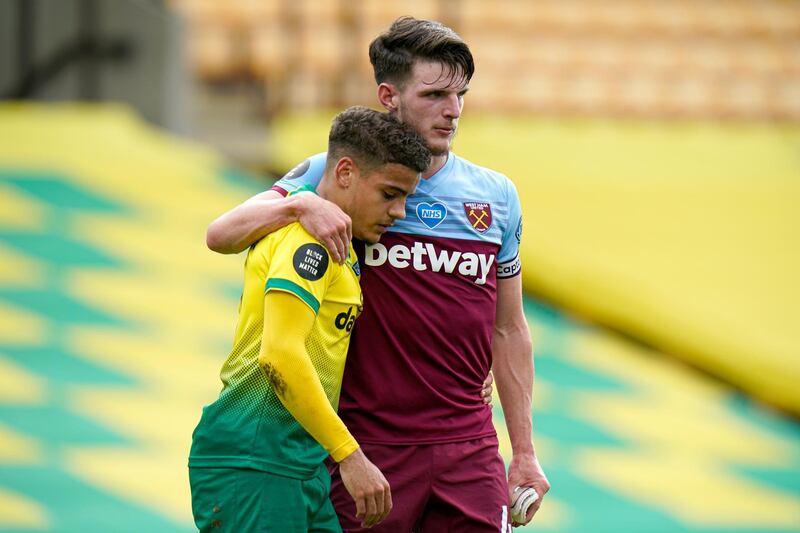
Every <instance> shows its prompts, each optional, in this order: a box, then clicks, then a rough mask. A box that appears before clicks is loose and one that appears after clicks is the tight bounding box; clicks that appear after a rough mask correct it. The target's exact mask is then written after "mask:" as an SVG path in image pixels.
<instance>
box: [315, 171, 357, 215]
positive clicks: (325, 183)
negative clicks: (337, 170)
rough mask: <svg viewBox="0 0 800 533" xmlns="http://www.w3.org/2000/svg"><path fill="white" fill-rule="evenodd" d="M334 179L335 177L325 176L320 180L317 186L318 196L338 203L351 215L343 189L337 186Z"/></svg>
mask: <svg viewBox="0 0 800 533" xmlns="http://www.w3.org/2000/svg"><path fill="white" fill-rule="evenodd" d="M332 181H333V178H328V176H323V178H322V181H320V182H319V185H317V188H316V192H317V196H319V197H320V198H324V199H325V200H328V201H329V202H332V203H334V204H336V205H338V206H339V208H340V209H341V210H342V211H344V212H345V213H347V215H348V216H349V215H350V214H349V213H348V212H347V211H348V209H347V207H348V206H347V201H346V199H345V198H344V196H343V195H342V191H341V189H339V188H337V187H336V186H335V185H334V184H333V183H332Z"/></svg>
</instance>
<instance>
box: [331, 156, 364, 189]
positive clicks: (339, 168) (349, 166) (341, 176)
mask: <svg viewBox="0 0 800 533" xmlns="http://www.w3.org/2000/svg"><path fill="white" fill-rule="evenodd" d="M333 172H334V177H335V178H336V184H337V185H339V187H341V188H342V189H347V188H349V187H350V184H352V183H353V180H354V179H355V178H357V177H358V167H357V166H356V163H355V161H353V159H352V158H351V157H349V156H344V157H341V158H339V161H337V162H336V167H335V168H334V169H333Z"/></svg>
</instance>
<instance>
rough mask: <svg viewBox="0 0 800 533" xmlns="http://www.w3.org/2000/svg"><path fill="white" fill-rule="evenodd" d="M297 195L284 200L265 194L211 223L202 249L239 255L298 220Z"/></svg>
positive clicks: (274, 195)
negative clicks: (263, 238) (207, 248)
mask: <svg viewBox="0 0 800 533" xmlns="http://www.w3.org/2000/svg"><path fill="white" fill-rule="evenodd" d="M301 203H302V198H301V195H296V196H289V197H286V198H284V197H283V196H281V195H280V194H279V193H277V192H275V191H265V192H263V193H261V194H258V195H256V196H254V197H252V198H250V199H249V200H247V201H246V202H244V203H243V204H240V205H238V206H236V207H234V208H233V209H231V210H230V211H228V212H227V213H224V214H223V215H221V216H220V217H219V218H217V219H216V220H214V221H213V222H212V223H211V224H210V225H209V226H208V230H207V231H206V245H207V246H208V247H209V248H210V249H211V250H213V251H215V252H218V253H221V254H231V253H239V252H241V251H242V250H245V249H246V248H247V247H248V246H250V245H251V244H253V243H254V242H256V241H258V240H259V239H261V238H262V237H264V236H265V235H268V234H270V233H272V232H273V231H275V230H277V229H280V228H282V227H283V226H285V225H287V224H290V223H292V222H295V221H296V220H298V217H299V211H300V204H301Z"/></svg>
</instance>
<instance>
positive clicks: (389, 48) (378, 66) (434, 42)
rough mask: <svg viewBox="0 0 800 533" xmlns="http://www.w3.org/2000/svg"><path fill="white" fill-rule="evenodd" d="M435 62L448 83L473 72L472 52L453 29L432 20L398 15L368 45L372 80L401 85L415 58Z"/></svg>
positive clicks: (470, 75)
mask: <svg viewBox="0 0 800 533" xmlns="http://www.w3.org/2000/svg"><path fill="white" fill-rule="evenodd" d="M420 59H421V60H425V61H437V62H440V63H442V64H444V65H445V66H446V67H447V69H446V72H443V73H442V74H443V76H448V77H450V81H451V83H454V82H457V81H460V80H461V79H463V80H465V81H469V80H470V79H472V75H473V74H474V73H475V63H474V61H473V59H472V52H470V50H469V46H467V43H465V42H464V40H463V39H461V37H459V36H458V34H457V33H456V32H454V31H453V30H451V29H450V28H448V27H447V26H445V25H444V24H441V23H440V22H436V21H433V20H420V19H415V18H414V17H400V18H398V19H397V20H395V21H394V23H392V25H391V26H390V27H389V29H388V30H387V31H385V32H383V33H382V34H380V35H378V36H377V37H376V38H375V40H374V41H372V43H370V45H369V60H370V62H371V63H372V69H373V70H374V72H375V82H376V83H378V84H381V83H383V82H389V83H394V84H397V85H401V86H402V85H403V83H405V81H406V80H408V78H409V76H410V75H411V69H412V68H413V66H414V61H416V60H420Z"/></svg>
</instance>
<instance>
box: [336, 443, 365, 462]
mask: <svg viewBox="0 0 800 533" xmlns="http://www.w3.org/2000/svg"><path fill="white" fill-rule="evenodd" d="M363 456H364V452H362V451H361V447H360V446H359V447H357V448H356V449H355V450H353V451H352V452H350V453H349V454H347V455H345V456H344V457H343V458H341V459H339V460H338V461H336V462H337V463H339V464H340V465H346V464H348V463H352V462H353V461H357V460H358V458H359V457H363Z"/></svg>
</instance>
